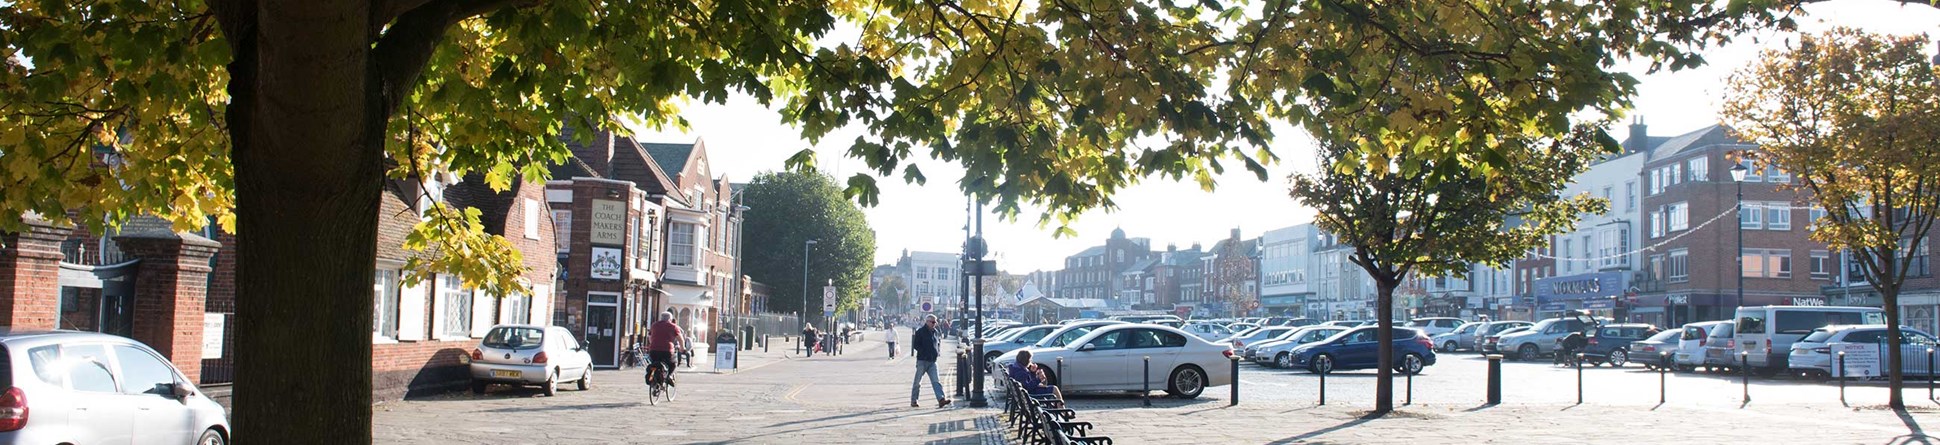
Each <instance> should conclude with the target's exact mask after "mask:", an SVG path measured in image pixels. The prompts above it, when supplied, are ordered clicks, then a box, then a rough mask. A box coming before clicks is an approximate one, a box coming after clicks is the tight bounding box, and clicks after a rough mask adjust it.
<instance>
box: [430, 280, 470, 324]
mask: <svg viewBox="0 0 1940 445" xmlns="http://www.w3.org/2000/svg"><path fill="white" fill-rule="evenodd" d="M438 281H439V282H440V283H442V284H443V286H442V289H440V291H439V292H438V294H439V298H442V299H444V306H445V325H444V330H443V332H444V333H445V335H447V336H453V337H470V336H471V334H472V291H471V290H470V289H465V282H464V280H459V279H458V277H457V276H453V275H439V276H438Z"/></svg>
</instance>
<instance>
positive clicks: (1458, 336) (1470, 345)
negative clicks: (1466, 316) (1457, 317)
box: [1429, 322, 1487, 352]
mask: <svg viewBox="0 0 1940 445" xmlns="http://www.w3.org/2000/svg"><path fill="white" fill-rule="evenodd" d="M1484 325H1487V323H1482V322H1474V323H1463V324H1462V325H1461V326H1460V327H1456V328H1455V330H1454V331H1449V332H1445V333H1442V334H1440V335H1435V336H1432V337H1429V338H1430V339H1433V340H1434V341H1435V345H1436V346H1440V347H1441V352H1455V351H1457V350H1462V349H1474V348H1475V329H1476V328H1480V327H1482V326H1484Z"/></svg>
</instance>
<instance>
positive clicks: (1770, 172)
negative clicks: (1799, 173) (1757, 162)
mask: <svg viewBox="0 0 1940 445" xmlns="http://www.w3.org/2000/svg"><path fill="white" fill-rule="evenodd" d="M1765 180H1766V181H1770V182H1775V183H1779V184H1784V183H1788V182H1792V174H1791V173H1786V172H1785V171H1784V170H1779V169H1778V168H1777V167H1771V168H1766V169H1765Z"/></svg>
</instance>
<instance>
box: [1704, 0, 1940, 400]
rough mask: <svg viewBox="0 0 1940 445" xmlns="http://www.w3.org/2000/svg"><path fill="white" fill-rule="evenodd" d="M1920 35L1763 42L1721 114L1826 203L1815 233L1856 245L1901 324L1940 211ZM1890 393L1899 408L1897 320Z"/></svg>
mask: <svg viewBox="0 0 1940 445" xmlns="http://www.w3.org/2000/svg"><path fill="white" fill-rule="evenodd" d="M1928 47H1929V42H1928V39H1927V38H1926V37H1925V36H1919V35H1912V36H1881V35H1875V34H1868V33H1865V32H1861V31H1857V30H1853V29H1836V30H1833V31H1830V32H1827V33H1825V34H1821V35H1816V36H1808V37H1805V38H1804V40H1802V41H1801V42H1800V45H1799V47H1797V48H1795V49H1784V50H1772V51H1767V52H1765V54H1764V55H1763V57H1760V58H1759V60H1758V62H1755V63H1753V64H1752V65H1751V66H1747V67H1745V68H1744V69H1742V70H1740V71H1739V72H1738V73H1737V74H1735V75H1733V76H1732V78H1731V82H1730V86H1729V90H1728V92H1727V94H1726V100H1725V107H1724V117H1725V120H1726V122H1727V123H1729V124H1730V126H1731V127H1732V128H1733V130H1734V132H1735V133H1736V134H1737V135H1738V136H1739V137H1742V138H1744V139H1745V140H1748V141H1751V142H1753V143H1756V144H1758V148H1759V150H1760V151H1759V152H1758V153H1759V154H1760V156H1758V157H1757V158H1756V159H1757V164H1758V165H1759V166H1760V167H1761V168H1776V169H1779V170H1782V171H1785V172H1788V173H1790V174H1791V175H1792V177H1793V178H1794V179H1795V180H1796V181H1797V182H1796V184H1794V185H1789V187H1792V188H1793V189H1795V190H1797V191H1799V192H1800V195H1801V197H1802V198H1803V199H1804V200H1806V201H1808V202H1815V203H1816V204H1817V206H1818V207H1821V208H1823V209H1825V211H1826V216H1825V218H1823V219H1820V220H1818V221H1813V222H1812V225H1811V226H1810V227H1811V228H1812V239H1814V240H1817V241H1820V242H1824V243H1826V244H1827V245H1828V246H1830V247H1832V248H1833V249H1838V250H1844V251H1847V252H1851V253H1852V254H1853V260H1854V261H1855V262H1856V263H1857V264H1858V265H1859V267H1860V270H1863V271H1865V276H1866V281H1867V282H1868V283H1869V284H1871V285H1872V287H1873V289H1874V290H1875V291H1878V292H1879V295H1880V302H1881V303H1884V305H1885V310H1886V325H1887V326H1899V325H1900V305H1899V301H1900V291H1901V290H1902V287H1903V286H1904V285H1905V284H1906V279H1907V277H1908V276H1909V275H1915V276H1917V275H1921V274H1923V273H1924V272H1912V271H1911V267H1912V266H1913V264H1915V263H1916V262H1917V263H1922V264H1924V263H1926V262H1927V259H1925V258H1919V257H1920V256H1930V255H1931V253H1929V251H1928V249H1927V248H1926V245H1927V244H1928V242H1929V237H1928V235H1929V234H1930V233H1931V231H1932V230H1933V223H1934V218H1935V216H1936V215H1940V75H1937V74H1940V71H1936V67H1935V66H1934V63H1933V62H1932V61H1930V59H1928V57H1929V53H1928V52H1927V51H1928ZM1886 332H1887V333H1886V343H1887V345H1888V348H1887V349H1888V354H1887V358H1886V368H1887V373H1888V374H1887V375H1888V379H1887V380H1888V383H1889V386H1890V387H1891V388H1892V391H1891V392H1889V394H1890V395H1889V396H1888V397H1889V399H1888V402H1887V403H1888V404H1890V405H1892V407H1893V408H1895V409H1904V408H1905V407H1906V402H1905V401H1904V400H1902V398H1901V397H1900V388H1901V384H1902V375H1901V374H1902V373H1901V371H1902V370H1903V368H1902V366H1901V364H1902V363H1903V362H1904V360H1905V358H1904V357H1902V356H1901V352H1902V351H1901V348H1900V347H1899V346H1900V345H1901V344H1903V343H1902V342H1903V341H1904V340H1905V339H1904V338H1902V336H1901V335H1900V330H1898V329H1888V330H1887V331H1886Z"/></svg>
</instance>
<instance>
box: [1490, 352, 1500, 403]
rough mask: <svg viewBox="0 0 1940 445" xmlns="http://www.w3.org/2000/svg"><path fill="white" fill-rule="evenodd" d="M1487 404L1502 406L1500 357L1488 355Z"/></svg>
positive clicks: (1498, 355)
mask: <svg viewBox="0 0 1940 445" xmlns="http://www.w3.org/2000/svg"><path fill="white" fill-rule="evenodd" d="M1488 358H1489V404H1490V405H1500V404H1502V355H1501V354H1489V356H1488Z"/></svg>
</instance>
